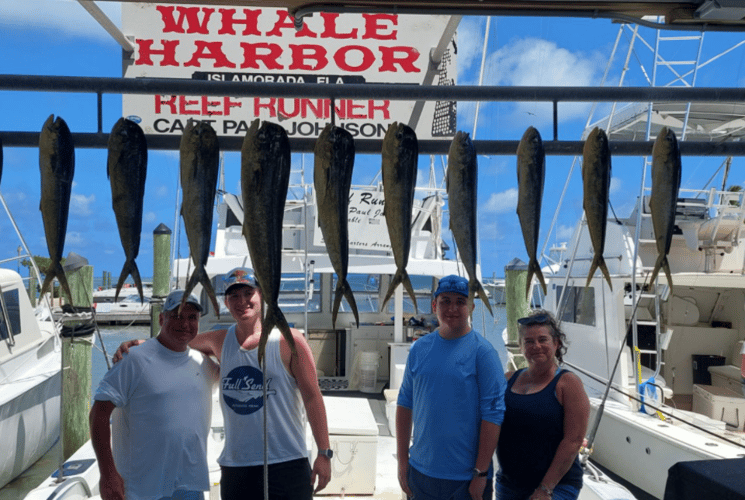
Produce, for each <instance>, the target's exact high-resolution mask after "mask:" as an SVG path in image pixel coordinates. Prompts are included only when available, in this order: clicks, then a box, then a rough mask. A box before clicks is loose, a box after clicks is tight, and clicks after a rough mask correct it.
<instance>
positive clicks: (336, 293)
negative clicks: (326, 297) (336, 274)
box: [331, 280, 359, 330]
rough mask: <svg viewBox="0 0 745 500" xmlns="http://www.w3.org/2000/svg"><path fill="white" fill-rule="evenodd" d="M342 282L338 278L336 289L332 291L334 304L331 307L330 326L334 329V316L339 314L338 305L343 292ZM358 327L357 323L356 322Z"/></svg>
mask: <svg viewBox="0 0 745 500" xmlns="http://www.w3.org/2000/svg"><path fill="white" fill-rule="evenodd" d="M343 288H344V282H343V281H342V280H338V281H337V282H336V290H335V291H334V306H333V307H332V308H331V328H333V329H334V330H336V316H337V315H338V314H339V306H341V297H342V294H343ZM357 328H359V323H358V324H357Z"/></svg>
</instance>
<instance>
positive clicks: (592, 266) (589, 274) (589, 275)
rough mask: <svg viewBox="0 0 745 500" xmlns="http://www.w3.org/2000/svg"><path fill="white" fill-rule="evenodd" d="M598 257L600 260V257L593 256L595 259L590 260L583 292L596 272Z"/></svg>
mask: <svg viewBox="0 0 745 500" xmlns="http://www.w3.org/2000/svg"><path fill="white" fill-rule="evenodd" d="M598 257H601V258H602V255H600V256H598V255H595V257H593V258H592V264H590V270H589V271H588V272H587V283H585V290H586V289H587V288H588V287H589V286H590V282H591V281H592V278H593V276H595V271H597V270H598Z"/></svg>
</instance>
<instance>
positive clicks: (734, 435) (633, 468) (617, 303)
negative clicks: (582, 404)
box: [544, 35, 745, 498]
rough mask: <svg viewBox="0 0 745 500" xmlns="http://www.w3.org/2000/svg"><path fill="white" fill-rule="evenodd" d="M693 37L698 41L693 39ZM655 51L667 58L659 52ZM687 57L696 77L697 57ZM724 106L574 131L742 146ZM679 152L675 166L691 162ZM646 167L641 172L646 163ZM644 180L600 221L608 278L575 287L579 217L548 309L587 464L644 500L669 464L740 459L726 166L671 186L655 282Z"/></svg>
mask: <svg viewBox="0 0 745 500" xmlns="http://www.w3.org/2000/svg"><path fill="white" fill-rule="evenodd" d="M692 38H694V39H695V40H696V41H697V42H698V43H703V35H701V36H700V37H692ZM660 43H662V42H660ZM655 50H660V51H661V50H662V49H661V48H660V46H658V47H657V49H655ZM698 50H699V57H700V51H701V48H700V45H699V48H698ZM654 57H655V61H665V60H666V59H667V58H666V56H665V54H662V53H658V52H655V53H654ZM678 57H679V55H678ZM694 63H695V64H694V69H693V70H692V71H691V73H693V74H695V72H696V70H698V69H699V66H702V65H703V61H699V60H698V59H696V58H694ZM660 64H663V63H662V62H661V63H660ZM655 70H656V66H655ZM689 83H690V82H689ZM725 108H727V105H725V104H724V103H712V104H707V103H693V104H689V105H687V106H686V105H685V104H675V105H673V104H665V103H662V104H660V103H648V104H644V105H640V104H630V105H627V106H625V107H622V108H620V107H619V109H618V110H617V112H616V113H612V114H611V115H609V116H606V117H603V118H602V119H598V120H597V121H595V122H594V123H593V122H592V121H591V120H588V126H587V128H586V131H585V135H584V136H583V138H585V137H587V134H588V133H589V131H590V130H591V129H592V128H593V127H595V126H597V125H600V126H601V127H607V134H608V137H609V140H610V141H613V140H625V139H626V140H634V139H642V140H645V139H646V140H654V139H655V138H656V137H657V135H658V134H659V133H660V130H661V128H662V127H663V126H671V127H672V128H673V130H674V131H675V133H676V135H677V136H678V137H679V139H685V138H686V137H690V138H692V140H700V141H703V140H712V141H719V140H722V141H724V140H735V141H739V140H740V136H741V134H742V130H741V129H739V128H735V127H733V126H732V125H733V124H732V123H731V119H730V117H729V116H728V114H727V113H726V111H725ZM673 117H675V118H674V119H673ZM682 161H683V166H684V169H685V165H686V162H687V161H688V159H687V158H686V157H685V156H684V157H683V159H682ZM644 162H645V163H644V165H643V169H642V170H641V172H647V171H648V169H649V165H650V164H651V163H650V160H649V159H648V158H644ZM730 162H731V158H729V159H727V160H725V162H723V163H722V165H721V166H720V170H721V169H722V168H723V167H725V166H727V167H728V166H729V163H730ZM720 170H717V171H716V172H715V174H716V173H718V172H719V171H720ZM725 172H726V171H725ZM645 176H646V174H644V175H641V182H640V189H639V196H637V198H636V200H635V203H634V204H633V209H632V210H631V211H630V214H629V215H628V216H626V217H622V216H619V217H616V216H613V217H609V218H608V220H607V221H606V238H605V251H604V257H605V262H606V263H607V265H608V269H609V271H610V283H608V282H606V280H605V278H604V277H603V276H602V274H601V273H600V272H596V273H595V274H594V275H593V276H591V277H590V278H591V280H590V282H589V286H588V287H585V283H586V282H587V280H588V272H589V271H590V264H591V262H592V260H593V248H592V244H591V242H590V236H589V229H588V226H587V223H586V221H585V219H584V217H582V218H581V220H579V221H578V222H577V223H576V225H575V229H574V233H573V235H572V237H571V241H570V242H569V243H568V245H567V246H566V248H565V250H564V251H563V252H562V257H561V259H560V260H559V261H558V262H557V261H554V264H558V265H553V266H552V269H553V272H552V273H550V274H549V275H548V276H547V279H548V295H547V296H546V299H545V302H544V308H545V309H547V310H549V311H551V312H552V313H554V315H555V316H556V317H557V318H558V319H559V321H560V324H561V328H562V330H563V331H564V332H565V333H566V335H567V338H568V340H569V342H570V344H571V347H570V348H569V351H568V353H567V354H566V355H565V361H566V363H567V364H568V365H569V366H570V367H571V368H572V369H574V370H575V371H576V372H577V373H578V375H579V376H580V377H581V378H582V380H583V382H584V384H585V388H586V391H587V393H588V395H589V396H590V401H591V407H592V408H591V413H592V415H591V418H590V420H591V422H593V423H594V424H595V425H596V426H597V428H596V431H595V432H596V434H593V435H592V436H591V439H592V444H593V447H592V454H591V457H592V459H593V460H594V461H595V462H596V463H598V464H599V465H601V466H602V467H604V468H605V469H606V470H608V471H610V472H612V473H613V474H616V475H617V476H618V477H620V478H622V480H625V481H628V482H630V483H633V484H634V485H635V486H637V487H639V488H640V489H641V490H642V491H643V492H645V493H646V494H648V495H651V497H653V498H663V497H666V498H667V495H666V494H665V491H666V486H667V480H668V473H669V472H670V471H672V470H674V469H673V467H680V465H679V464H682V463H685V462H689V461H711V460H714V461H716V460H728V459H737V458H741V457H745V433H744V432H743V431H744V430H745V429H744V427H743V426H744V424H745V397H744V396H743V386H742V383H741V375H740V364H741V354H740V351H741V348H742V344H743V339H744V338H745V324H744V323H743V319H742V318H743V314H742V311H743V309H744V308H745V297H744V296H743V293H742V290H743V288H745V266H743V262H745V232H744V231H743V230H744V229H745V225H744V221H745V198H744V197H743V193H742V191H740V190H738V189H734V190H730V189H726V188H725V185H726V173H725V174H724V175H723V177H724V179H723V181H722V187H721V188H719V189H718V188H715V187H710V186H708V185H704V186H701V187H700V188H699V189H680V190H679V192H678V198H677V202H676V206H675V217H674V219H675V222H674V225H675V227H674V231H673V237H672V245H671V248H670V252H669V255H668V256H667V260H668V261H669V264H670V270H671V281H669V280H668V278H667V277H666V276H665V273H663V272H660V275H659V276H658V277H657V280H656V281H655V282H654V283H651V282H649V279H650V274H651V272H652V270H653V268H654V266H655V262H656V260H657V258H658V251H657V245H656V241H655V233H654V229H653V224H652V214H651V208H650V197H651V188H650V181H649V180H647V179H646V178H645ZM611 285H612V289H611ZM722 464H724V462H722ZM711 467H713V468H716V465H715V464H714V465H712V466H711ZM711 479H712V480H713V481H717V480H719V481H726V478H725V477H721V478H716V477H712V478H711ZM702 494H703V493H702ZM738 498H739V497H738Z"/></svg>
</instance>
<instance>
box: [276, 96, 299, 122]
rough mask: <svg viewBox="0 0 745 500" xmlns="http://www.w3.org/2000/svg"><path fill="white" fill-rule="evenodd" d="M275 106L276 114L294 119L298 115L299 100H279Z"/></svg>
mask: <svg viewBox="0 0 745 500" xmlns="http://www.w3.org/2000/svg"><path fill="white" fill-rule="evenodd" d="M277 104H278V106H277V114H278V115H279V116H282V117H284V118H294V117H296V116H297V115H298V114H299V113H300V99H280V100H279V102H278V103H277ZM290 104H291V105H292V110H290V109H289V108H290V106H289V105H290Z"/></svg>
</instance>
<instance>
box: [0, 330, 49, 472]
mask: <svg viewBox="0 0 745 500" xmlns="http://www.w3.org/2000/svg"><path fill="white" fill-rule="evenodd" d="M54 342H55V339H54V338H49V339H47V341H46V342H45V343H43V344H41V345H40V346H39V347H38V348H36V349H32V350H29V351H26V353H24V354H22V355H20V356H17V357H14V358H12V359H10V360H8V361H6V362H5V363H3V364H2V365H0V373H2V374H4V375H5V376H6V377H8V379H6V380H5V382H4V386H5V387H4V388H3V392H2V400H0V436H3V449H4V451H3V453H2V454H0V487H2V486H5V485H6V484H7V483H8V482H10V481H11V480H13V479H14V478H15V477H17V476H18V475H20V474H21V473H22V472H23V471H24V470H26V469H27V468H28V467H30V466H31V465H32V464H33V463H34V462H36V461H37V460H38V459H39V458H41V456H42V455H44V454H45V453H46V452H47V451H49V449H50V448H51V447H52V445H53V444H54V443H55V442H56V441H57V439H58V437H59V433H60V388H61V375H60V366H61V354H60V350H59V349H55V348H54V345H53V344H54ZM11 377H12V378H11Z"/></svg>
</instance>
